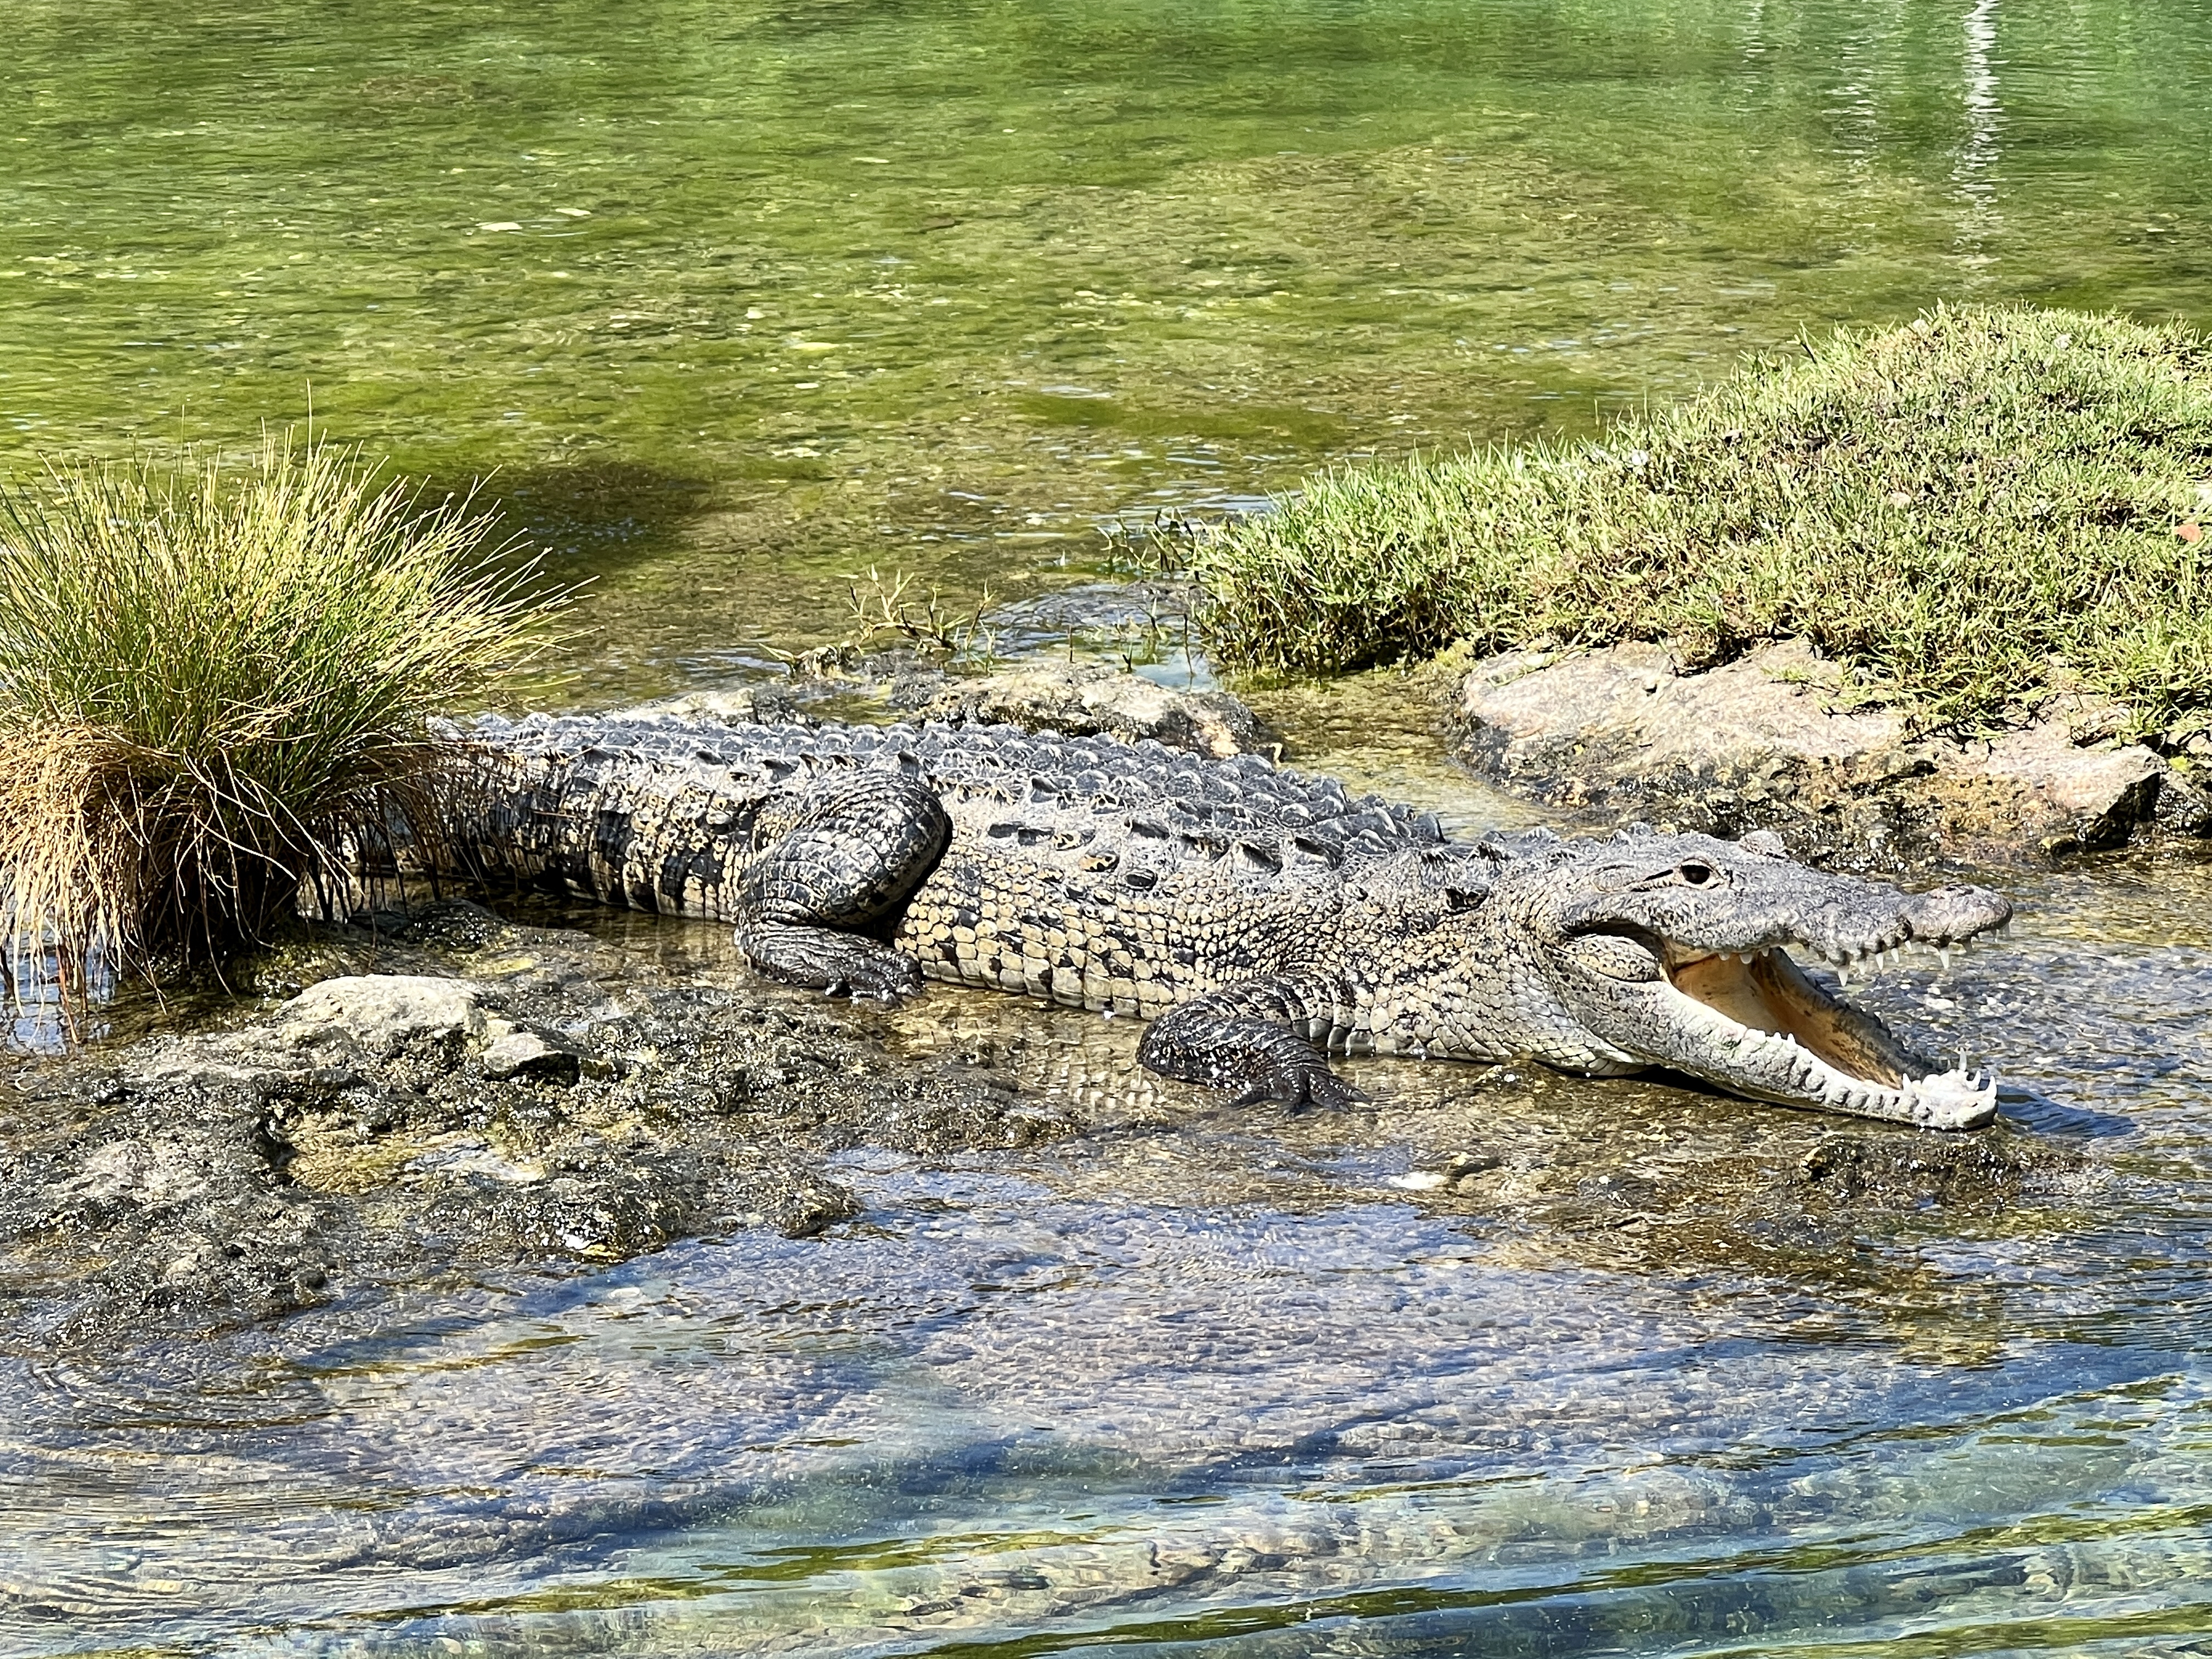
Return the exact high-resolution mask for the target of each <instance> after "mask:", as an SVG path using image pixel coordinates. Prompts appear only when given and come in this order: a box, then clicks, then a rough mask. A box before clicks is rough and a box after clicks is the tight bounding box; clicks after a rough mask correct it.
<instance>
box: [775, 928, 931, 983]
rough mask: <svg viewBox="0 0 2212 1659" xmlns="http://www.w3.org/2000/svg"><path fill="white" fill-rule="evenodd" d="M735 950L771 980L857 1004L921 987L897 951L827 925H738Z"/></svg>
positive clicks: (909, 961) (915, 966)
mask: <svg viewBox="0 0 2212 1659" xmlns="http://www.w3.org/2000/svg"><path fill="white" fill-rule="evenodd" d="M737 943H738V950H740V951H744V955H745V959H746V960H747V961H748V962H750V963H752V965H753V966H754V967H755V968H757V969H759V970H760V971H761V972H762V973H763V974H766V975H768V976H769V978H771V979H780V980H781V981H784V983H786V984H787V985H807V986H811V987H814V988H815V989H816V990H817V991H822V992H825V993H827V994H829V995H830V996H833V997H850V998H852V999H853V1000H854V1001H857V1002H896V1001H897V1000H899V999H900V998H901V997H910V996H912V995H913V994H915V992H917V991H919V990H921V963H918V962H916V961H915V959H914V958H913V957H910V956H908V955H907V954H906V953H905V952H904V951H894V950H892V949H891V948H890V946H889V945H878V943H876V941H875V940H873V939H862V938H860V937H858V936H856V935H854V934H852V933H839V932H838V931H837V930H836V929H835V928H831V927H798V926H793V925H792V924H790V923H787V922H744V923H741V924H739V926H738V930H737Z"/></svg>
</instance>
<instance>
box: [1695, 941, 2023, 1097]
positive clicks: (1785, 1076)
mask: <svg viewBox="0 0 2212 1659" xmlns="http://www.w3.org/2000/svg"><path fill="white" fill-rule="evenodd" d="M1663 960H1664V966H1665V969H1666V974H1667V983H1668V987H1670V989H1671V993H1672V996H1671V999H1670V1000H1674V1002H1676V1003H1677V1004H1678V1005H1679V1006H1677V1008H1676V1009H1675V1013H1676V1015H1677V1018H1680V1020H1681V1021H1682V1022H1683V1023H1684V1024H1686V1025H1687V1026H1688V1027H1690V1028H1691V1029H1690V1030H1689V1032H1687V1033H1686V1035H1688V1036H1691V1037H1692V1048H1693V1049H1694V1051H1695V1052H1696V1053H1697V1054H1699V1057H1700V1059H1701V1060H1705V1062H1706V1063H1704V1064H1700V1065H1699V1066H1697V1068H1696V1069H1698V1070H1699V1071H1703V1072H1706V1073H1708V1074H1709V1075H1711V1076H1713V1078H1714V1079H1715V1080H1716V1081H1717V1082H1721V1083H1723V1084H1724V1085H1726V1086H1728V1087H1729V1088H1730V1089H1733V1090H1735V1091H1739V1092H1741V1093H1744V1094H1748V1095H1752V1096H1754V1097H1757V1098H1759V1099H1762V1100H1771V1101H1774V1102H1776V1103H1779V1104H1783V1105H1789V1106H1808V1107H1814V1108H1818V1109H1823V1110H1827V1111H1837V1112H1850V1113H1854V1114H1857V1115H1861V1116H1865V1117H1880V1118H1889V1119H1893V1120H1895V1121H1899V1122H1905V1123H1918V1124H1924V1125H1926V1126H1928V1127H1931V1128H1945V1129H1971V1128H1974V1127H1978V1126H1979V1125H1981V1124H1984V1123H1986V1122H1988V1121H1990V1118H1991V1117H1992V1116H1994V1115H1996V1079H1994V1078H1992V1077H1990V1076H1989V1075H1988V1074H1987V1073H1976V1072H1969V1071H1966V1070H1965V1069H1964V1068H1963V1067H1961V1068H1960V1069H1959V1070H1956V1071H1948V1072H1943V1071H1937V1070H1936V1069H1935V1068H1934V1067H1933V1066H1930V1065H1929V1062H1928V1061H1926V1060H1923V1059H1922V1058H1921V1057H1920V1056H1918V1055H1917V1054H1913V1053H1912V1052H1911V1050H1910V1049H1908V1048H1905V1046H1904V1045H1903V1044H1902V1043H1900V1042H1898V1040H1897V1039H1896V1038H1895V1037H1894V1036H1891V1035H1890V1033H1889V1030H1888V1028H1887V1027H1886V1026H1884V1025H1883V1024H1881V1021H1880V1020H1878V1019H1876V1018H1874V1017H1873V1016H1872V1015H1871V1014H1869V1013H1866V1012H1863V1011H1862V1010H1860V1009H1858V1008H1855V1007H1853V1006H1851V1005H1850V1003H1848V1002H1845V1001H1844V1000H1841V999H1840V998H1838V997H1835V996H1832V995H1831V994H1829V993H1828V991H1827V990H1826V988H1825V987H1822V986H1820V985H1819V984H1816V983H1815V982H1814V981H1813V980H1812V979H1810V978H1809V977H1808V976H1807V975H1806V974H1805V972H1804V971H1803V970H1802V969H1800V968H1799V967H1798V966H1797V964H1796V963H1794V962H1792V961H1791V960H1790V957H1789V955H1788V954H1787V953H1786V952H1785V951H1783V950H1782V949H1780V948H1779V947H1773V948H1770V949H1767V950H1764V951H1752V952H1749V953H1747V954H1735V953H1732V952H1727V951H1683V950H1680V949H1679V948H1677V947H1675V946H1673V945H1669V946H1668V949H1667V951H1666V953H1665V957H1664V959H1663ZM1713 1060H1718V1061H1719V1062H1720V1063H1719V1064H1717V1065H1713V1064H1711V1061H1713Z"/></svg>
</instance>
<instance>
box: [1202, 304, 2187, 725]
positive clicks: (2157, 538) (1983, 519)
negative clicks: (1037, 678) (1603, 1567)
mask: <svg viewBox="0 0 2212 1659" xmlns="http://www.w3.org/2000/svg"><path fill="white" fill-rule="evenodd" d="M2200 515H2202V516H2203V518H2204V519H2205V520H2207V522H2208V523H2212V355H2208V349H2207V345H2206V343H2205V342H2204V341H2203V339H2202V338H2200V337H2197V336H2196V335H2194V334H2192V333H2191V332H2189V331H2186V330H2185V329H2182V328H2179V327H2154V326H2147V325H2141V324H2137V323H2134V322H2130V321H2128V320H2126V319H2122V318H2117V317H2105V316H2090V315H2085V314H2082V313H2073V312H2066V311H2058V310H2041V309H2033V308H2027V307H1998V308H1979V307H1976V308H1971V309H1967V308H1961V309H1951V308H1947V307H1938V308H1937V309H1936V310H1935V311H1932V312H1929V313H1926V314H1924V315H1923V316H1922V317H1920V318H1919V319H1917V320H1916V321H1914V322H1913V323H1911V324H1910V325H1906V326H1904V327H1900V328H1893V329H1887V330H1882V331H1838V333H1837V334H1836V335H1835V336H1834V337H1832V338H1831V339H1829V340H1828V341H1826V343H1815V342H1811V341H1808V342H1807V343H1805V345H1804V349H1802V352H1800V353H1798V354H1796V355H1795V356H1788V357H1782V358H1776V359H1771V360H1761V361H1754V362H1750V363H1748V364H1747V365H1746V366H1745V367H1744V368H1742V369H1741V371H1740V372H1739V373H1738V374H1736V375H1735V376H1734V377H1733V378H1732V379H1730V380H1728V381H1727V382H1725V383H1724V384H1723V385H1721V386H1717V387H1715V388H1712V389H1711V390H1709V391H1707V392H1705V393H1703V394H1702V395H1700V396H1699V397H1698V398H1693V399H1692V400H1690V401H1688V402H1686V403H1685V404H1681V405H1680V406H1678V407H1675V408H1674V409H1670V410H1666V411H1664V412H1662V413H1657V414H1651V415H1647V416H1642V417H1640V418H1636V419H1631V420H1626V421H1623V422H1619V423H1618V424H1616V425H1614V426H1613V427H1612V428H1610V429H1608V430H1607V432H1606V433H1605V434H1604V435H1602V436H1601V438H1599V439H1597V440H1595V441H1583V442H1573V443H1566V442H1560V443H1542V442H1539V443H1534V444H1528V445H1522V446H1517V447H1501V448H1494V449H1486V450H1481V451H1478V452H1475V453H1470V454H1466V455H1461V456H1456V457H1453V458H1449V459H1432V458H1428V457H1421V456H1416V457H1414V458H1413V459H1410V460H1407V461H1403V462H1400V463H1396V464H1393V465H1376V466H1370V467H1366V468H1361V469H1356V470H1347V471H1336V472H1332V473H1329V474H1327V475H1325V476H1323V477H1317V478H1315V479H1312V480H1310V481H1309V483H1307V485H1306V487H1305V488H1304V490H1303V491H1302V492H1300V493H1299V494H1297V495H1293V496H1291V497H1288V498H1285V499H1283V500H1280V501H1278V502H1277V504H1276V510H1275V511H1274V512H1273V513H1268V514H1265V515H1261V516H1257V517H1254V518H1250V519H1246V520H1241V521H1238V522H1237V523H1235V524H1232V525H1231V526H1226V527H1225V528H1224V529H1223V530H1221V531H1220V532H1217V533H1216V534H1214V535H1213V536H1212V537H1210V538H1207V539H1206V540H1205V541H1204V542H1203V543H1202V544H1200V546H1199V547H1198V548H1196V549H1195V550H1194V555H1193V558H1192V564H1193V567H1194V574H1196V576H1197V577H1198V579H1199V580H1200V582H1201V583H1202V585H1203V586H1205V588H1206V590H1207V592H1208V593H1209V595H1210V605H1209V608H1208V610H1207V612H1206V629H1207V633H1208V636H1209V640H1210V642H1211V644H1212V647H1213V649H1214V651H1215V652H1216V653H1217V654H1218V656H1219V657H1220V658H1221V659H1223V660H1224V661H1225V662H1228V663H1231V664H1234V665H1242V666H1246V667H1261V668H1276V669H1289V670H1296V671H1315V670H1322V671H1328V670H1337V669H1347V668H1354V667H1359V666H1363V665H1368V664H1372V663H1376V662H1389V661H1395V660H1401V659H1406V658H1408V657H1412V656H1419V655H1426V654H1429V653H1433V652H1436V651H1437V650H1439V649H1441V648H1442V647H1444V646H1446V645H1448V644H1450V643H1452V642H1453V641H1461V640H1464V641H1469V642H1471V643H1472V645H1473V646H1474V647H1475V648H1476V649H1478V650H1481V651H1494V650H1503V649H1509V648H1512V647H1517V646H1522V645H1528V644H1532V643H1536V642H1540V641H1551V642H1558V643H1565V644H1585V645H1604V644H1609V643H1613V642H1616V641H1627V640H1644V641H1657V640H1668V641H1674V642H1675V644H1676V646H1677V647H1678V648H1679V649H1680V650H1681V651H1682V652H1683V653H1684V654H1685V657H1686V661H1687V662H1688V663H1689V664H1690V665H1693V666H1704V665H1712V664H1716V663H1719V662H1723V661H1727V660H1729V659H1733V658H1735V657H1737V656H1740V655H1742V654H1743V653H1746V652H1747V651H1749V650H1751V649H1752V648H1753V647H1756V646H1757V645H1759V644H1760V643H1762V642H1764V641H1770V640H1775V639H1781V638H1787V637H1790V636H1792V635H1802V636H1804V637H1805V638H1808V639H1809V640H1810V641H1812V642H1813V643H1814V645H1816V646H1817V647H1819V648H1820V650H1821V651H1822V652H1824V653H1826V654H1827V655H1829V656H1831V657H1833V658H1835V659H1838V660H1841V661H1843V662H1845V663H1848V664H1850V665H1853V666H1854V667H1855V668H1857V670H1858V671H1859V676H1860V678H1861V680H1862V681H1863V684H1865V686H1866V688H1867V690H1868V693H1869V696H1875V697H1880V698H1883V699H1886V700H1887V701H1890V702H1894V703H1895V704H1897V705H1898V706H1899V708H1902V709H1903V710H1904V711H1905V713H1906V714H1908V716H1909V717H1910V718H1911V720H1913V721H1914V722H1915V723H1916V724H1917V725H1918V726H1921V727H1923V729H1938V728H1950V729H1957V730H1973V729H1984V728H1987V727H1990V726H1996V725H2001V724H2003V723H2006V722H2008V721H2009V720H2015V719H2016V718H2018V717H2019V716H2020V715H2021V714H2023V713H2025V712H2028V711H2031V710H2032V709H2033V706H2034V705H2035V704H2036V703H2037V702H2039V701H2041V700H2042V699H2043V698H2045V697H2046V696H2049V695H2050V694H2051V693H2052V692H2054V691H2056V690H2086V691H2089V692H2092V693H2095V694H2100V695H2103V696H2109V697H2112V698H2113V699H2116V700H2118V702H2122V703H2124V704H2125V705H2126V706H2127V707H2128V708H2129V709H2130V718H2131V720H2133V722H2134V733H2133V734H2134V735H2138V736H2147V735H2154V734H2164V735H2166V736H2169V737H2179V736H2181V735H2185V734H2187V733H2189V732H2194V731H2197V730H2200V729H2202V728H2203V727H2204V726H2206V725H2207V724H2208V723H2212V719H2209V718H2208V710H2212V539H2208V538H2206V537H2205V536H2203V534H2202V533H2201V532H2200V531H2199V527H2198V523H2197V520H2198V518H2199V516H2200Z"/></svg>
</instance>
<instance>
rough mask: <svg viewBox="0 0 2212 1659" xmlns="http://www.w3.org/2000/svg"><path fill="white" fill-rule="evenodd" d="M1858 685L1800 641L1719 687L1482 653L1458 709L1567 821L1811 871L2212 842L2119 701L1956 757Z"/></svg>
mask: <svg viewBox="0 0 2212 1659" xmlns="http://www.w3.org/2000/svg"><path fill="white" fill-rule="evenodd" d="M1455 712H1456V714H1457V715H1458V717H1459V719H1460V720H1462V722H1463V725H1464V731H1465V737H1464V752H1465V754H1466V757H1467V758H1468V761H1469V763H1471V764H1472V765H1473V766H1474V768H1475V769H1476V770H1477V771H1479V772H1480V773H1482V774H1483V775H1486V776H1487V777H1489V778H1491V779H1492V780H1493V781H1496V782H1497V783H1498V784H1499V785H1500V786H1501V787H1504V788H1506V789H1508V790H1510V791H1511V792H1512V793H1516V794H1519V795H1522V796H1523V797H1525V798H1528V799H1533V800H1535V801H1538V802H1541V803H1542V804H1544V805H1547V806H1550V807H1553V808H1555V809H1558V810H1559V811H1561V812H1562V813H1563V814H1565V815H1566V816H1567V817H1570V818H1571V819H1574V820H1579V821H1581V822H1583V823H1588V824H1590V825H1593V826H1596V825H1602V824H1609V823H1617V822H1620V821H1622V820H1625V819H1627V818H1632V817H1641V818H1650V819H1651V820H1653V821H1654V822H1656V823H1660V824H1661V825H1662V827H1664V828H1668V829H1686V830H1701V831H1705V832H1707V833H1710V834H1714V835H1720V836H1741V835H1743V834H1745V833H1747V832H1748V831H1750V830H1753V829H1772V830H1776V831H1778V832H1779V833H1781V834H1782V835H1783V836H1784V838H1785V839H1786V840H1787V841H1788V842H1789V843H1790V848H1791V850H1792V851H1793V852H1794V853H1796V854H1797V855H1799V856H1800V857H1803V858H1807V859H1809V860H1813V861H1814V862H1825V863H1828V864H1831V865H1836V866H1878V867H1897V866H1901V865H1910V864H1915V863H1923V862H1929V861H1936V860H1953V861H1961V862H1972V863H1980V864H2019V863H2033V862H2044V861H2047V860H2050V859H2052V858H2061V857H2064V856H2067V855H2069V854H2075V853H2081V852H2094V851H2101V850H2104V849H2106V848H2114V847H2118V846H2121V845H2123V844H2124V843H2126V842H2129V841H2130V839H2133V838H2137V837H2147V836H2175V837H2181V838H2186V839H2191V840H2195V839H2199V838H2202V837H2204V836H2208V835H2212V796H2208V794H2207V793H2205V791H2204V790H2203V788H2202V787H2200V786H2199V784H2198V782H2197V773H2196V772H2195V771H2194V770H2193V769H2191V763H2190V760H2189V758H2188V757H2166V756H2162V755H2160V754H2158V753H2156V752H2154V750H2151V749H2149V748H2147V747H2145V746H2143V745H2142V744H2131V743H2127V742H2124V741H2122V740H2120V739H2119V738H2118V737H2116V736H2115V735H2114V734H2115V733H2116V732H2118V731H2119V730H2120V729H2122V723H2121V720H2120V719H2119V714H2120V711H2118V710H2116V709H2114V708H2111V707H2110V706H2109V705H2102V704H2098V703H2095V702H2091V701H2089V700H2087V699H2081V698H2074V699H2059V700H2054V702H2052V704H2051V705H2050V706H2048V707H2047V708H2046V709H2045V712H2044V714H2043V715H2042V717H2041V718H2040V719H2039V720H2038V721H2037V722H2036V723H2035V724H2033V725H2032V726H2027V727H2025V728H2023V729H2021V730H2018V731H2015V732H2007V733H2005V734H2003V735H2002V736H2000V737H1998V738H1995V739H1994V740H1984V741H1977V742H1960V741H1955V740H1951V739H1948V738H1929V737H1918V738H1916V737H1915V736H1913V735H1912V734H1911V732H1910V730H1909V728H1908V727H1907V726H1906V724H1905V720H1903V719H1902V718H1901V717H1900V716H1899V715H1898V714H1896V713H1895V712H1894V711H1893V710H1890V709H1887V708H1875V707H1854V706H1853V701H1852V698H1851V696H1850V687H1849V686H1848V685H1847V684H1846V683H1845V681H1844V676H1843V674H1842V672H1841V671H1840V670H1839V669H1838V666H1837V665H1835V664H1833V663H1831V662H1827V661H1824V660H1823V659H1820V657H1818V656H1817V655H1815V654H1814V653H1813V652H1812V651H1811V650H1810V649H1808V647H1806V645H1805V644H1804V643H1803V642H1802V641H1783V642H1781V643H1778V644H1775V645H1770V646H1766V647H1762V648H1761V649H1759V650H1758V651H1756V652H1753V653H1751V654H1750V655H1748V656H1747V657H1744V658H1741V659H1738V660H1736V661H1735V662H1732V663H1729V664H1727V665H1724V666H1722V667H1718V668H1714V669H1711V670H1708V671H1704V672H1686V671H1683V670H1682V668H1681V667H1680V665H1679V663H1678V662H1677V660H1676V659H1675V658H1674V655H1673V653H1670V652H1669V651H1668V649H1667V648H1666V647H1663V646H1653V645H1620V646H1613V647H1607V648H1606V649H1602V650H1593V651H1557V652H1553V651H1516V652H1509V653H1503V654H1501V655H1498V656H1494V657H1491V658H1487V659H1484V660H1482V661H1480V662H1478V663H1476V664H1475V665H1474V666H1473V667H1472V668H1471V669H1469V670H1468V671H1467V672H1466V674H1465V676H1464V678H1462V680H1461V681H1460V682H1459V684H1458V688H1457V696H1456V700H1455Z"/></svg>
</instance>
